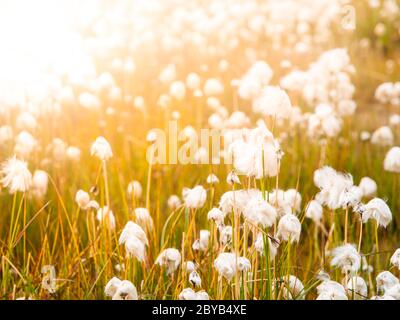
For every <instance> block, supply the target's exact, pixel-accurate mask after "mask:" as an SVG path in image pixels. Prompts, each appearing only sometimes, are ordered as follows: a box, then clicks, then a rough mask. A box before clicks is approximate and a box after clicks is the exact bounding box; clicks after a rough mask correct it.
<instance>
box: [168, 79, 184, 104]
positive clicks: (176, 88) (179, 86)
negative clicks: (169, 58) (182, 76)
mask: <svg viewBox="0 0 400 320" xmlns="http://www.w3.org/2000/svg"><path fill="white" fill-rule="evenodd" d="M169 94H170V96H171V97H173V98H175V99H176V100H183V99H184V98H185V95H186V86H185V84H184V83H183V82H182V81H174V82H172V83H171V85H170V87H169Z"/></svg>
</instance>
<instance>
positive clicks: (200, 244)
mask: <svg viewBox="0 0 400 320" xmlns="http://www.w3.org/2000/svg"><path fill="white" fill-rule="evenodd" d="M209 239H210V231H208V230H200V238H199V239H196V240H195V241H194V242H193V245H192V249H193V250H195V251H206V250H207V248H208V242H209Z"/></svg>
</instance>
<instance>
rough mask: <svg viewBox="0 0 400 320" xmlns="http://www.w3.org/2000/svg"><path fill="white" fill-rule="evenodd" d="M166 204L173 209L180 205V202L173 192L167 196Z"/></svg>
mask: <svg viewBox="0 0 400 320" xmlns="http://www.w3.org/2000/svg"><path fill="white" fill-rule="evenodd" d="M167 204H168V208H170V209H171V210H175V209H177V208H179V207H180V206H181V205H182V202H181V199H179V197H178V196H177V195H175V194H173V195H171V196H170V197H169V198H168V201H167Z"/></svg>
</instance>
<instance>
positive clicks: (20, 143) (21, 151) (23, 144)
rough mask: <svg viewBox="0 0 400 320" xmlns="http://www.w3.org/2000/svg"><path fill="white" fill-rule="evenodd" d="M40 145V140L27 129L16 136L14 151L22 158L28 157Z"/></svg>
mask: <svg viewBox="0 0 400 320" xmlns="http://www.w3.org/2000/svg"><path fill="white" fill-rule="evenodd" d="M38 146H39V143H38V141H37V140H36V139H35V138H34V137H33V136H32V135H31V134H30V133H29V132H27V131H21V132H20V133H19V134H18V135H17V137H16V138H15V146H14V152H15V153H16V154H17V155H18V156H19V157H22V158H27V157H29V156H30V155H31V153H33V152H34V151H35V150H36V149H37V148H38Z"/></svg>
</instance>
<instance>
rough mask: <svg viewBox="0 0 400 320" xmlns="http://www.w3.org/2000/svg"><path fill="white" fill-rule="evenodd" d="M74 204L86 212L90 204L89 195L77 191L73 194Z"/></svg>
mask: <svg viewBox="0 0 400 320" xmlns="http://www.w3.org/2000/svg"><path fill="white" fill-rule="evenodd" d="M75 202H76V203H77V204H78V206H79V208H81V209H83V210H86V209H87V206H88V204H89V202H90V196H89V193H87V192H86V191H83V190H78V191H77V192H76V194H75Z"/></svg>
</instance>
